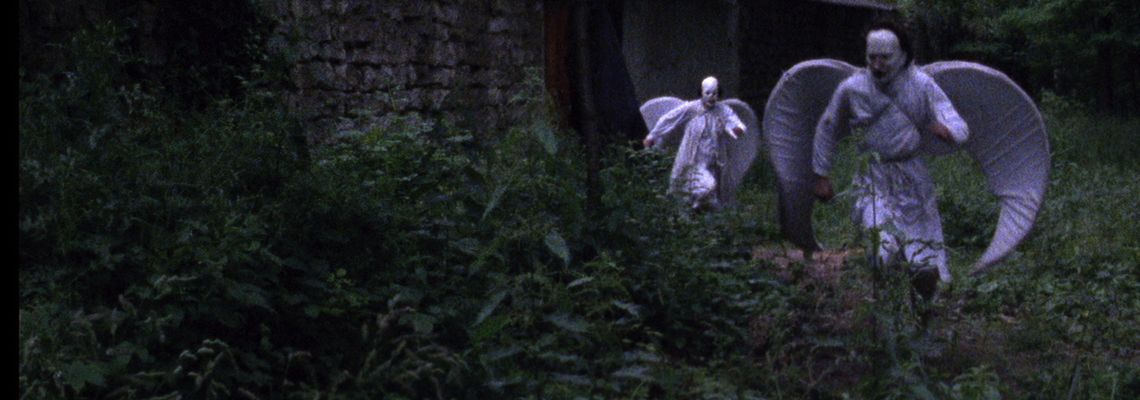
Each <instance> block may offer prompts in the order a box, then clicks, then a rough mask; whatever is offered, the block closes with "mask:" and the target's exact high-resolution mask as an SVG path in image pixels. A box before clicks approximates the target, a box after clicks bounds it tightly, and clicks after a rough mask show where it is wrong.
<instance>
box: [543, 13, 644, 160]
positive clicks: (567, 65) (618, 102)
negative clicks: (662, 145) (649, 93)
mask: <svg viewBox="0 0 1140 400" xmlns="http://www.w3.org/2000/svg"><path fill="white" fill-rule="evenodd" d="M544 7H545V9H546V16H545V24H546V26H545V28H546V40H545V42H546V49H545V50H546V51H545V53H546V88H547V91H548V92H549V93H550V94H551V97H553V99H554V102H555V105H556V106H557V107H558V108H559V110H560V111H561V112H562V115H563V117H564V121H563V122H565V123H567V124H568V125H569V126H570V127H572V128H574V129H576V130H578V131H579V132H582V131H583V129H582V128H583V127H582V126H581V123H582V119H583V118H584V116H583V115H582V112H583V111H582V108H583V105H582V103H581V102H582V101H583V99H590V100H591V101H592V102H593V103H594V104H593V107H591V108H592V110H594V112H595V113H596V115H595V116H594V117H595V118H596V122H597V129H598V131H599V132H598V133H599V134H600V136H601V137H600V139H601V141H602V142H604V144H606V145H608V144H614V143H625V142H628V141H631V140H632V141H640V140H641V139H642V138H644V137H645V135H646V134H647V133H648V131H647V130H646V127H645V123H644V122H643V121H642V119H641V113H640V112H639V111H638V107H639V106H640V105H639V104H638V102H637V96H636V94H635V93H634V88H633V81H632V80H631V79H630V76H629V70H628V68H627V67H626V64H625V57H624V55H623V54H622V49H621V34H620V30H619V28H620V22H621V15H620V10H621V2H606V4H602V2H585V3H577V4H576V3H575V2H574V1H568V0H563V1H551V2H549V3H547V4H545V5H544ZM574 7H588V10H587V12H586V13H585V14H586V15H588V17H587V18H586V24H587V26H586V38H585V40H586V43H587V46H586V47H587V48H588V54H585V56H586V58H587V60H588V61H589V64H590V67H589V70H588V71H581V70H580V68H579V62H578V61H579V59H578V58H577V57H578V56H579V55H578V49H579V48H580V46H579V43H580V40H581V38H579V37H578V36H579V35H578V31H577V29H576V28H575V26H576V25H575V24H576V23H577V21H576V20H575V15H576V14H575V13H574V12H573V10H574ZM583 72H584V74H583ZM582 78H585V79H588V80H589V82H586V83H587V85H580V83H582V82H579V79H582ZM579 87H588V88H590V93H589V94H588V96H582V95H581V93H577V90H578V88H579Z"/></svg>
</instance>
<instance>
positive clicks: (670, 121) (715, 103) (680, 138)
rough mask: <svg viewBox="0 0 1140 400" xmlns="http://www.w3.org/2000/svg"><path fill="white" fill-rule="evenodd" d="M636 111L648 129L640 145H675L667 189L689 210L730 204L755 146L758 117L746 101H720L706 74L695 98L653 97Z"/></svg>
mask: <svg viewBox="0 0 1140 400" xmlns="http://www.w3.org/2000/svg"><path fill="white" fill-rule="evenodd" d="M641 115H642V117H643V118H644V119H645V125H646V127H648V128H649V135H647V136H646V137H645V139H644V140H643V141H642V144H644V145H645V147H646V148H661V147H677V155H676V158H675V159H674V160H673V170H672V172H671V173H670V176H669V178H670V180H669V186H670V187H669V193H671V194H675V195H678V196H681V197H682V198H683V199H684V200H685V202H686V204H688V205H689V206H690V207H692V208H693V209H695V210H717V209H720V208H722V207H724V206H728V205H732V204H735V202H736V190H737V188H739V186H740V183H741V181H743V180H744V176H745V174H747V173H748V168H749V167H750V166H751V165H752V160H753V159H755V158H756V152H757V150H758V149H759V146H760V127H759V121H758V120H757V119H756V113H755V112H754V111H752V108H751V107H749V106H748V104H746V103H744V102H743V101H740V100H738V99H726V100H721V99H720V87H719V84H718V82H717V79H716V78H714V77H708V78H705V79H704V81H702V82H701V98H700V99H697V100H692V101H683V100H681V99H678V98H675V97H658V98H654V99H652V100H649V101H647V102H645V104H643V105H642V106H641ZM678 144H679V146H678Z"/></svg>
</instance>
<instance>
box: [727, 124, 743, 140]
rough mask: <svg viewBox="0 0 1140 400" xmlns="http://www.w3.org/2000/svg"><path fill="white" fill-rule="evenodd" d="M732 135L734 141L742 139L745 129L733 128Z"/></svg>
mask: <svg viewBox="0 0 1140 400" xmlns="http://www.w3.org/2000/svg"><path fill="white" fill-rule="evenodd" d="M730 134H731V135H732V138H733V139H740V137H741V136H743V135H744V128H741V127H739V126H738V127H735V128H732V132H731V133H730Z"/></svg>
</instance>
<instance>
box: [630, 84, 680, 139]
mask: <svg viewBox="0 0 1140 400" xmlns="http://www.w3.org/2000/svg"><path fill="white" fill-rule="evenodd" d="M684 103H685V101H684V100H681V99H678V98H676V97H668V96H665V97H657V98H653V99H650V100H649V101H646V102H645V104H642V105H641V108H640V110H641V118H642V119H643V120H645V127H646V128H647V131H648V132H653V127H654V126H657V121H658V120H660V119H661V117H663V116H665V114H666V113H668V112H669V111H670V110H672V109H674V108H677V107H679V106H681V105H682V104H684ZM682 129H684V127H683V126H682V127H678V128H677V129H676V130H682ZM683 136H685V135H684V134H683V132H669V133H667V134H666V135H664V138H665V140H664V141H662V143H661V144H660V145H657V146H667V147H677V145H678V144H680V143H681V137H683ZM657 146H654V147H657Z"/></svg>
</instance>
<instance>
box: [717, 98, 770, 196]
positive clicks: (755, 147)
mask: <svg viewBox="0 0 1140 400" xmlns="http://www.w3.org/2000/svg"><path fill="white" fill-rule="evenodd" d="M723 102H724V103H725V104H726V105H728V106H729V108H731V109H732V112H734V113H736V116H737V117H739V118H740V121H741V122H743V123H744V126H745V128H746V129H745V131H744V135H742V136H740V137H738V138H736V139H735V140H732V139H728V140H721V141H720V143H721V144H722V145H724V146H728V147H727V149H726V151H725V154H727V156H728V160H726V162H725V170H724V171H722V173H721V182H719V183H718V187H719V188H720V198H721V200H722V201H723V202H724V203H725V205H732V204H735V203H736V191H737V190H738V189H739V188H740V184H741V183H742V182H744V177H745V176H747V175H748V170H749V168H750V167H751V166H752V161H753V160H755V159H756V153H757V152H758V151H759V150H760V132H761V128H760V120H759V118H756V112H755V111H752V107H749V106H748V103H745V102H743V101H741V100H739V99H727V100H724V101H723Z"/></svg>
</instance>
